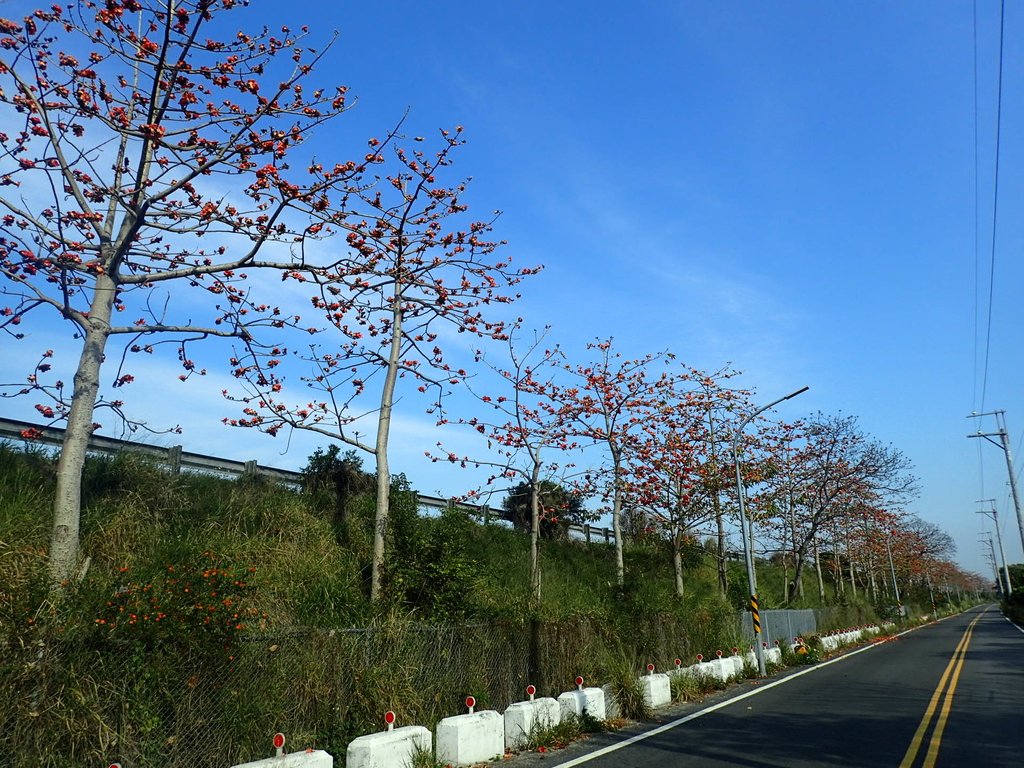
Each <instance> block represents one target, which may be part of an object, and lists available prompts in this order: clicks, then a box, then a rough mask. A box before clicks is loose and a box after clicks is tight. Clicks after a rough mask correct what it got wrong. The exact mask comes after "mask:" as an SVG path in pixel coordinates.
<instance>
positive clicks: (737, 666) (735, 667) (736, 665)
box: [729, 656, 743, 679]
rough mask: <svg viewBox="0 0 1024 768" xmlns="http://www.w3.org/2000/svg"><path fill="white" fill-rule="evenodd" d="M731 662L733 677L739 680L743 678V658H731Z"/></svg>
mask: <svg viewBox="0 0 1024 768" xmlns="http://www.w3.org/2000/svg"><path fill="white" fill-rule="evenodd" d="M729 661H731V662H732V676H733V677H734V678H737V679H742V678H743V657H742V656H730V657H729Z"/></svg>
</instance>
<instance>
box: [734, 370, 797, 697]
mask: <svg viewBox="0 0 1024 768" xmlns="http://www.w3.org/2000/svg"><path fill="white" fill-rule="evenodd" d="M808 389H810V387H803V388H802V389H798V390H797V391H796V392H791V393H790V394H788V395H786V396H785V397H780V398H779V399H778V400H773V401H772V402H770V403H768V405H766V406H763V407H761V408H758V409H757V410H756V411H754V412H753V413H751V414H750V415H749V416H747V418H745V419H744V420H743V421H742V422H740V425H739V427H738V428H737V429H736V431H735V432H733V435H732V459H733V463H734V464H735V466H736V498H737V499H738V500H739V508H740V538H741V539H743V559H744V561H745V562H746V566H747V587H748V588H749V593H750V610H751V618H752V620H753V621H752V623H753V625H754V655H755V656H756V657H757V671H758V674H760V675H761V677H764V676H765V675H767V674H768V671H767V669H766V668H765V664H764V647H763V646H762V645H761V615H760V609H759V607H758V604H757V573H756V571H755V570H754V553H753V548H754V545H753V542H752V541H751V538H752V537H751V532H750V530H749V528H748V527H747V512H746V503H745V502H746V500H745V498H744V490H743V472H742V469H741V467H740V438H741V437H742V436H743V430H744V429H746V428H747V424H749V423H750V422H751V421H753V420H754V419H755V418H756V417H757V416H759V415H761V414H762V413H764V412H765V411H767V410H768V409H769V408H774V407H775V406H776V405H778V404H779V403H781V402H784V401H786V400H789V399H790V398H793V397H796V396H797V395H799V394H801V393H803V392H806V391H807V390H808Z"/></svg>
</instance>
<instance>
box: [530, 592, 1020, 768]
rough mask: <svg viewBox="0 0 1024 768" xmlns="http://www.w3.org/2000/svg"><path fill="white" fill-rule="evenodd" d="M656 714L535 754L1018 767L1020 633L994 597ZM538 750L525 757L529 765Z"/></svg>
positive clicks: (561, 762) (702, 765) (718, 763)
mask: <svg viewBox="0 0 1024 768" xmlns="http://www.w3.org/2000/svg"><path fill="white" fill-rule="evenodd" d="M709 705H710V707H709ZM709 708H710V709H711V710H712V711H708V709H709ZM660 719H661V721H662V723H661V725H657V724H656V725H654V726H651V725H650V724H647V725H646V726H642V727H638V728H636V729H634V730H632V731H629V732H626V733H621V732H620V733H618V734H614V735H613V734H608V735H601V736H598V737H594V738H592V739H589V740H588V741H586V742H583V743H581V744H577V745H573V746H572V747H570V748H569V749H567V750H565V751H562V752H559V753H554V754H548V755H545V756H544V758H545V759H543V761H542V762H543V764H544V765H545V766H556V765H557V766H563V767H564V768H572V766H576V765H586V766H587V768H613V767H614V768H655V767H657V768H697V767H698V766H699V768H719V767H723V766H744V767H745V768H767V767H768V766H772V767H775V766H785V767H786V768H803V767H804V766H807V767H808V768H809V767H810V766H892V767H893V768H897V767H899V768H929V767H933V766H939V768H956V767H961V766H962V767H964V768H975V767H978V768H989V767H993V768H995V767H997V766H1012V767H1013V768H1018V767H1019V766H1024V632H1022V631H1021V630H1019V629H1018V628H1017V627H1015V626H1014V625H1013V624H1011V623H1010V622H1008V621H1006V619H1004V618H1003V617H1002V616H1001V615H1000V613H999V612H998V610H997V609H996V608H995V607H990V608H988V609H983V608H979V609H974V610H972V611H969V612H967V613H965V614H962V615H960V616H956V617H952V618H949V619H946V620H944V621H940V622H938V623H935V624H931V625H928V626H925V627H921V628H920V629H917V630H914V631H912V632H909V633H907V634H904V635H902V636H899V637H897V638H894V639H892V640H890V641H888V642H884V643H880V644H877V645H875V646H872V647H870V648H869V649H868V650H865V651H860V652H856V653H849V654H846V655H844V656H843V657H841V658H840V660H838V661H833V662H831V663H828V662H826V663H824V664H820V665H816V666H815V667H807V668H803V669H802V670H798V671H797V672H796V673H789V674H787V675H786V676H784V677H782V678H778V679H773V680H770V681H763V682H760V683H754V682H747V683H744V684H742V685H740V686H734V687H733V688H732V689H731V690H730V691H728V692H726V693H725V694H719V696H718V697H716V698H715V699H713V700H711V701H710V702H705V703H704V704H702V705H696V706H695V705H689V706H687V707H685V708H681V709H677V710H674V711H672V712H669V713H667V714H665V713H663V714H662V715H661V718H660ZM539 757H540V756H536V757H535V758H534V759H533V760H528V762H530V763H532V762H534V761H535V760H536V762H537V764H538V765H539V764H540V762H541V761H540V760H537V758H539Z"/></svg>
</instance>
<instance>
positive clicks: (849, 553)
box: [846, 522, 857, 597]
mask: <svg viewBox="0 0 1024 768" xmlns="http://www.w3.org/2000/svg"><path fill="white" fill-rule="evenodd" d="M846 562H847V563H848V564H849V568H850V588H851V589H852V590H853V596H854V597H856V596H857V577H856V574H855V573H854V569H853V544H852V541H851V538H850V523H849V522H847V523H846Z"/></svg>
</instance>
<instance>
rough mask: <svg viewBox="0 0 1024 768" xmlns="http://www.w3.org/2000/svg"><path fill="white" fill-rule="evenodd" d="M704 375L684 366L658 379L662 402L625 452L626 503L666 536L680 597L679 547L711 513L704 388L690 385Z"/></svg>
mask: <svg viewBox="0 0 1024 768" xmlns="http://www.w3.org/2000/svg"><path fill="white" fill-rule="evenodd" d="M706 378H707V376H706V374H704V373H702V372H700V371H696V370H682V371H675V372H671V373H669V374H668V376H667V377H666V378H665V379H663V380H662V381H661V382H660V384H659V385H660V386H661V387H663V388H664V390H663V392H662V393H661V394H662V395H663V396H664V400H663V405H662V407H661V408H660V410H659V411H658V412H657V413H656V414H655V413H653V412H652V413H651V417H650V418H647V419H645V420H644V421H643V423H642V425H641V428H640V430H639V431H638V432H637V434H636V435H634V436H633V437H632V438H631V439H633V440H634V441H636V442H637V443H638V444H637V446H636V449H635V450H632V451H630V452H629V454H630V460H629V462H628V464H627V469H626V474H625V487H624V490H625V496H626V498H627V499H628V501H627V503H628V505H629V506H630V507H632V508H634V509H638V510H640V511H641V513H642V514H643V515H644V517H645V520H647V521H649V522H650V523H651V524H653V525H654V526H657V527H658V528H659V529H662V530H664V531H665V532H666V534H667V536H668V539H669V542H670V544H671V549H672V567H673V572H674V573H675V583H676V595H677V596H679V597H682V596H683V589H684V579H683V545H684V543H685V541H686V539H687V537H689V536H691V535H692V532H693V529H694V527H695V526H699V525H700V524H701V523H703V522H705V521H707V520H709V519H711V518H712V517H713V516H714V511H713V509H714V508H713V505H712V503H711V495H712V493H713V490H712V489H717V486H716V484H714V483H711V482H708V478H707V477H706V471H707V470H708V468H709V465H708V461H707V457H706V455H705V454H704V451H705V450H706V447H707V446H706V442H705V441H706V437H707V424H706V421H705V412H706V408H705V402H704V399H705V392H704V389H703V388H702V387H701V386H694V381H697V382H702V381H704V380H705V379H706Z"/></svg>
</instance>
